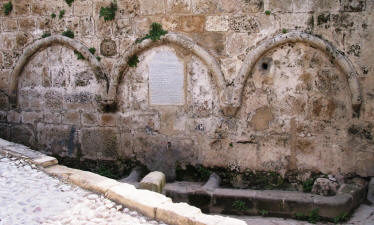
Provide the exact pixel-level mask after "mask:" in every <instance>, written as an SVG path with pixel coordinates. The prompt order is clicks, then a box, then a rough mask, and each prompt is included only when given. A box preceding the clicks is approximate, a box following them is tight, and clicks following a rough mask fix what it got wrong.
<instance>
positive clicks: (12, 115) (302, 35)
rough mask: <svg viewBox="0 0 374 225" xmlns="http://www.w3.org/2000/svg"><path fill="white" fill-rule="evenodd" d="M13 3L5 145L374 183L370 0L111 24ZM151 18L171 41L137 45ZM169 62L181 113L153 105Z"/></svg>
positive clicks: (258, 2) (0, 50)
mask: <svg viewBox="0 0 374 225" xmlns="http://www.w3.org/2000/svg"><path fill="white" fill-rule="evenodd" d="M5 2H7V1H4V0H0V3H1V6H0V9H1V10H2V7H3V6H2V5H3V3H5ZM12 2H13V11H12V12H11V13H10V15H8V16H5V15H4V13H1V14H0V32H1V33H0V137H1V138H5V139H9V140H11V141H15V142H19V143H22V144H26V145H29V146H32V147H34V148H37V149H40V150H42V151H47V152H48V153H50V154H56V155H60V156H63V157H75V158H80V159H81V160H84V159H93V160H95V159H101V160H113V161H119V160H122V159H132V160H137V161H139V162H140V163H142V164H144V165H146V166H147V167H148V169H150V170H161V171H165V172H166V173H167V174H168V177H169V178H173V176H174V170H175V167H176V166H177V165H178V166H181V167H182V168H183V167H184V166H186V165H189V164H191V165H203V166H205V167H225V168H229V169H233V170H236V171H244V170H255V171H256V170H257V171H276V172H279V173H281V174H286V173H287V172H289V171H295V170H298V171H313V172H322V173H332V174H343V175H347V174H358V175H360V176H364V177H367V176H374V140H373V132H374V126H373V121H374V89H373V85H374V63H373V58H374V51H373V49H372V44H371V43H372V42H373V41H374V15H373V12H374V1H372V0H357V1H356V0H355V1H351V0H313V1H296V0H284V1H278V0H215V1H213V0H161V1H160V0H117V4H118V11H117V12H116V17H115V20H113V21H104V19H103V18H102V17H99V11H100V8H101V7H103V6H108V5H109V4H110V2H111V1H108V0H105V1H104V0H95V1H94V0H92V1H91V0H75V1H74V3H73V4H72V6H71V7H69V6H68V5H67V4H66V3H65V1H63V0H43V1H40V0H30V1H27V2H25V1H18V0H17V1H15V0H13V1H12ZM60 10H65V14H64V16H63V17H62V18H61V19H59V16H58V15H59V11H60ZM52 13H55V14H57V17H56V18H52V17H51V14H52ZM153 22H157V23H160V24H162V26H163V29H165V30H167V31H168V32H169V33H168V34H167V35H166V36H163V37H162V38H161V40H160V41H157V42H152V41H151V40H146V41H144V42H142V43H140V44H137V43H135V41H136V39H137V38H141V37H143V36H144V35H146V34H147V33H148V31H149V29H150V25H151V23H153ZM67 29H70V30H72V31H74V34H75V38H74V39H70V40H69V38H66V37H61V36H59V35H60V34H61V33H62V32H63V31H66V30H67ZM47 32H49V33H51V34H52V36H51V37H47V38H44V39H41V36H42V35H43V34H44V33H47ZM91 47H94V48H95V49H96V50H97V51H96V53H95V56H94V55H91V53H89V51H88V48H91ZM74 50H76V51H78V52H80V53H81V54H82V55H83V56H84V58H85V59H84V60H78V59H77V55H76V54H74ZM134 54H136V55H138V58H139V63H138V65H137V67H128V66H127V62H128V60H129V58H130V57H131V56H133V55H134ZM158 54H167V55H168V57H170V58H172V59H173V60H172V62H173V63H174V64H175V65H176V66H177V67H178V68H183V73H182V75H181V76H183V87H175V86H173V83H172V86H171V87H170V90H179V91H181V93H182V95H183V96H182V99H183V100H182V101H180V100H179V101H178V102H181V103H178V104H175V102H173V103H171V104H162V105H157V104H152V101H150V98H151V94H150V89H151V88H155V89H153V90H154V91H156V92H157V91H158V90H157V86H156V87H154V86H153V84H152V82H150V81H151V80H152V77H151V78H150V76H153V75H152V74H154V73H153V72H152V71H154V70H157V69H165V68H166V69H168V68H169V67H167V66H165V65H164V66H163V65H159V66H158V64H159V63H160V62H158V61H157V60H155V57H156V58H157V56H158ZM155 55H156V56H155ZM96 56H100V58H101V60H100V61H99V60H98V59H96ZM155 63H156V64H155ZM169 69H170V68H169ZM174 69H175V68H174ZM171 71H173V68H171ZM172 74H173V73H171V75H172ZM170 78H172V76H171V77H170ZM156 81H157V80H156ZM163 88H164V86H163ZM163 88H162V89H163ZM178 88H179V89H178ZM167 89H168V88H166V90H160V91H166V92H167V91H168V90H167ZM170 93H172V92H170ZM174 94H175V93H174Z"/></svg>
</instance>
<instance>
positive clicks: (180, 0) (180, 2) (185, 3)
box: [166, 0, 191, 13]
mask: <svg viewBox="0 0 374 225" xmlns="http://www.w3.org/2000/svg"><path fill="white" fill-rule="evenodd" d="M166 11H167V12H172V13H189V12H190V11H191V1H190V0H167V1H166Z"/></svg>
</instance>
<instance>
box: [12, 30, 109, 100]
mask: <svg viewBox="0 0 374 225" xmlns="http://www.w3.org/2000/svg"><path fill="white" fill-rule="evenodd" d="M53 44H61V45H65V46H68V47H70V48H73V49H75V50H77V51H79V52H80V53H81V54H82V55H83V56H84V58H85V59H87V60H88V63H89V64H90V66H91V68H92V70H93V71H94V73H95V76H96V79H97V80H98V82H99V83H100V82H103V81H104V80H105V82H108V81H107V80H108V79H107V77H106V75H105V73H104V72H103V70H102V68H101V64H100V62H99V61H98V60H97V59H96V57H95V56H94V55H92V54H91V52H90V51H89V50H88V48H87V47H86V46H84V45H83V44H82V43H81V42H79V41H77V40H74V39H71V38H68V37H64V36H61V35H53V36H51V37H47V38H43V39H40V40H37V41H35V42H34V43H33V44H31V45H29V46H28V47H27V48H26V49H25V50H24V51H23V53H22V55H21V57H20V58H19V60H18V61H17V64H16V66H15V67H14V69H13V71H12V74H11V85H10V95H9V99H10V102H11V103H12V104H13V105H15V104H17V91H18V82H19V78H20V76H21V74H22V71H23V68H24V67H25V66H26V64H27V63H28V62H29V60H30V58H31V56H33V55H34V54H35V53H36V52H38V51H39V50H40V49H42V48H45V47H48V46H51V45H53ZM106 86H107V87H108V83H107V84H106Z"/></svg>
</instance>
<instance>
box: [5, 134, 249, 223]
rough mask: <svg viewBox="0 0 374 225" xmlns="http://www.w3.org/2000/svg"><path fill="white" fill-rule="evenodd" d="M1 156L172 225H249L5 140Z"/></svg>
mask: <svg viewBox="0 0 374 225" xmlns="http://www.w3.org/2000/svg"><path fill="white" fill-rule="evenodd" d="M0 155H5V156H7V155H11V156H13V157H16V158H21V159H24V160H26V161H28V162H30V163H31V164H35V165H37V166H39V167H40V168H41V169H42V170H43V171H44V172H45V173H47V174H49V175H51V176H55V177H58V178H60V179H62V180H65V181H68V182H70V183H73V184H75V185H77V186H79V187H81V188H84V189H86V190H89V191H92V192H96V193H99V194H102V195H104V196H106V197H107V198H108V199H110V200H113V201H115V202H118V203H121V204H122V205H124V206H125V207H128V208H130V209H133V210H136V211H138V212H140V213H142V214H144V215H145V216H148V217H150V218H152V219H157V220H160V221H162V222H165V223H168V224H171V225H182V224H188V225H246V222H244V221H242V220H239V219H234V218H229V217H223V216H212V215H207V214H203V213H202V212H201V210H200V209H199V208H196V207H193V206H190V205H188V204H186V203H173V202H172V200H171V199H170V198H168V197H166V196H164V195H162V194H159V193H156V192H152V191H148V190H139V189H136V188H135V187H134V186H133V185H130V184H125V183H120V182H118V181H116V180H113V179H110V178H106V177H103V176H100V175H98V174H95V173H91V172H88V171H82V170H78V169H72V168H69V167H66V166H62V165H58V161H57V159H56V158H54V157H50V156H47V155H44V154H42V153H40V152H37V151H34V150H31V149H29V148H27V147H26V146H23V145H19V144H15V143H12V142H8V141H5V140H3V139H1V138H0Z"/></svg>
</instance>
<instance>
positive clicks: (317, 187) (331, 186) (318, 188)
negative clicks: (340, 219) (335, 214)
mask: <svg viewBox="0 0 374 225" xmlns="http://www.w3.org/2000/svg"><path fill="white" fill-rule="evenodd" d="M338 187H339V184H338V183H337V182H334V181H331V180H329V179H327V178H318V179H317V180H316V181H315V182H314V184H313V189H312V193H314V194H320V195H323V196H331V195H335V194H336V192H337V191H338Z"/></svg>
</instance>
